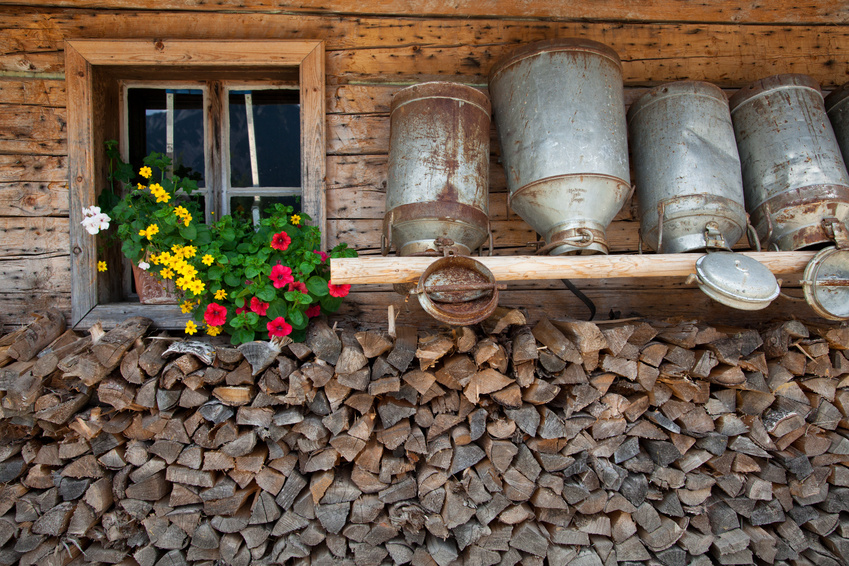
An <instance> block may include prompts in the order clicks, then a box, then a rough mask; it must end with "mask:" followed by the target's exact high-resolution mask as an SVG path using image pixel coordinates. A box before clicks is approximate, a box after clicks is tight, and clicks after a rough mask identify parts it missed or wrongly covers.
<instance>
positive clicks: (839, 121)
mask: <svg viewBox="0 0 849 566" xmlns="http://www.w3.org/2000/svg"><path fill="white" fill-rule="evenodd" d="M825 112H826V114H828V119H829V121H831V127H832V128H834V135H835V136H836V137H837V145H839V146H840V151H841V153H842V154H843V163H844V164H846V163H847V162H849V83H846V84H844V85H843V86H841V87H840V88H838V89H836V90H834V91H833V92H832V93H831V94H829V95H828V96H826V97H825Z"/></svg>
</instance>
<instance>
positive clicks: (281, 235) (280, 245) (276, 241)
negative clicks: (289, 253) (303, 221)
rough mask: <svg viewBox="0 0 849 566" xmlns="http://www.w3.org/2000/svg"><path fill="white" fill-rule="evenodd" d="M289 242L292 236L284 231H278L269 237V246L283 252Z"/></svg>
mask: <svg viewBox="0 0 849 566" xmlns="http://www.w3.org/2000/svg"><path fill="white" fill-rule="evenodd" d="M291 243H292V238H290V237H289V234H287V233H286V232H278V233H277V234H274V236H273V237H272V238H271V247H272V248H274V249H275V250H280V251H281V252H285V251H286V249H287V248H288V247H289V244H291Z"/></svg>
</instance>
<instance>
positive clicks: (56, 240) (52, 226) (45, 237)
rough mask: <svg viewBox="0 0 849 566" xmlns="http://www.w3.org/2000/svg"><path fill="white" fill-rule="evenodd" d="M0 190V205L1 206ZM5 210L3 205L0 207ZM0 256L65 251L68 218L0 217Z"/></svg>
mask: <svg viewBox="0 0 849 566" xmlns="http://www.w3.org/2000/svg"><path fill="white" fill-rule="evenodd" d="M2 202H3V201H2V191H0V207H2ZM4 210H5V209H4ZM0 242H2V246H0V258H3V257H9V256H26V255H42V254H53V255H59V254H67V253H68V250H69V247H68V246H69V239H68V219H67V218H63V217H51V216H44V217H36V218H28V217H21V216H12V217H0Z"/></svg>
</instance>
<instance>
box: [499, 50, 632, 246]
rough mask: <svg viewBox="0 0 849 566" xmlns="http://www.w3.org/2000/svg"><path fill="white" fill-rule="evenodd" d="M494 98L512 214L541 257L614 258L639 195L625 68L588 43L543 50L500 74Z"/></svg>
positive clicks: (522, 54)
mask: <svg viewBox="0 0 849 566" xmlns="http://www.w3.org/2000/svg"><path fill="white" fill-rule="evenodd" d="M489 93H490V96H491V97H492V102H493V108H494V111H495V122H496V126H497V130H498V139H499V142H500V144H501V151H502V159H503V161H504V168H505V171H506V174H507V186H508V189H509V191H510V197H509V199H510V200H509V203H510V206H511V208H512V209H513V210H514V211H516V213H518V214H519V216H521V217H522V219H524V220H525V222H527V223H528V224H529V225H530V226H531V227H532V228H533V229H534V230H536V231H537V232H538V233H539V234H541V235H542V236H543V237H544V238H545V242H546V245H545V247H544V248H542V250H540V253H550V254H552V255H561V254H568V253H571V254H576V253H577V254H581V253H607V251H608V244H607V238H606V235H605V230H606V228H607V226H608V225H609V224H610V222H611V221H612V220H613V217H614V216H615V215H616V213H617V212H619V209H620V208H621V207H622V205H623V204H624V203H625V201H626V200H627V199H628V196H629V195H630V191H631V188H630V175H629V169H628V144H627V125H626V122H625V104H624V97H623V89H622V65H621V63H620V61H619V56H618V55H617V54H616V52H615V51H613V50H612V49H611V48H609V47H607V46H606V45H603V44H601V43H597V42H595V41H590V40H587V39H558V40H547V41H542V42H538V43H534V44H531V45H528V46H525V47H523V48H520V49H519V50H518V51H516V52H515V53H513V54H512V55H510V56H509V57H508V58H507V59H505V60H503V61H501V62H499V63H498V64H496V65H495V67H494V68H493V69H492V71H491V73H490V76H489Z"/></svg>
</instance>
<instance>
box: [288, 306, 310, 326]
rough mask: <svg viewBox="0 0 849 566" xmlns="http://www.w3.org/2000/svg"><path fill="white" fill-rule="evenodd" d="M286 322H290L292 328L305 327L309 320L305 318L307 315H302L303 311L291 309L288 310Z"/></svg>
mask: <svg viewBox="0 0 849 566" xmlns="http://www.w3.org/2000/svg"><path fill="white" fill-rule="evenodd" d="M286 322H288V323H289V324H291V325H292V328H306V326H307V323H308V322H309V320H307V317H306V316H305V315H304V311H300V310H297V309H292V310H290V311H289V318H288V319H287V320H286Z"/></svg>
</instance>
